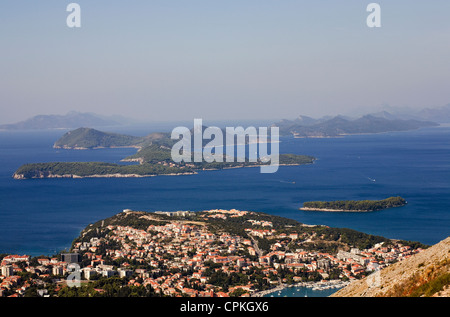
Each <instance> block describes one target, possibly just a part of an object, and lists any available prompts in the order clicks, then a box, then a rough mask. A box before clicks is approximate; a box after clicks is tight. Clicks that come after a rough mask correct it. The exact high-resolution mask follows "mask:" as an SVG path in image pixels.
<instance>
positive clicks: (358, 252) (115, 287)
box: [0, 209, 429, 297]
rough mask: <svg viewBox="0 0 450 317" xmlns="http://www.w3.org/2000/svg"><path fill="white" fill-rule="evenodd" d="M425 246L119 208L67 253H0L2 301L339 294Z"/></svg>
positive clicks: (269, 222) (226, 216) (238, 215)
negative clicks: (285, 291)
mask: <svg viewBox="0 0 450 317" xmlns="http://www.w3.org/2000/svg"><path fill="white" fill-rule="evenodd" d="M428 248H429V246H427V245H423V244H421V243H419V242H411V241H400V240H393V239H387V238H384V237H380V236H374V235H370V234H365V233H362V232H358V231H355V230H351V229H339V228H331V227H328V226H323V225H305V224H302V223H299V222H297V221H295V220H292V219H287V218H283V217H278V216H273V215H269V214H265V213H259V212H253V211H241V210H234V209H233V210H222V209H215V210H205V211H197V212H192V211H176V212H143V211H133V210H129V209H126V210H123V211H122V212H120V213H118V214H116V215H115V216H113V217H110V218H107V219H103V220H99V221H98V222H96V223H93V224H89V225H88V226H87V227H86V228H85V229H84V230H82V231H81V233H80V235H79V236H78V237H77V238H76V239H75V240H74V241H73V243H72V246H71V248H70V250H64V251H61V252H60V253H58V254H55V255H53V256H45V255H42V256H36V257H31V256H29V255H11V254H2V255H0V263H1V265H0V266H1V270H0V272H1V274H0V296H4V297H29V296H30V297H38V296H42V297H96V296H99V297H242V296H252V297H258V296H265V295H266V296H268V295H267V294H270V293H271V292H274V291H276V290H279V289H280V288H283V287H287V286H293V285H303V286H305V285H314V287H336V288H342V287H343V286H346V285H347V284H350V283H352V281H356V280H360V279H361V278H364V277H367V276H369V275H370V274H371V273H372V272H374V271H376V270H379V269H383V268H386V267H389V266H390V265H392V264H394V263H398V262H401V261H405V260H408V259H409V258H410V257H413V256H414V255H415V254H417V253H421V252H423V251H424V250H426V249H428ZM77 283H78V284H77Z"/></svg>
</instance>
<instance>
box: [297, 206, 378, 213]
mask: <svg viewBox="0 0 450 317" xmlns="http://www.w3.org/2000/svg"><path fill="white" fill-rule="evenodd" d="M299 210H304V211H323V212H360V213H361V212H372V211H378V210H346V209H329V208H310V207H301V208H299ZM380 210H383V209H380Z"/></svg>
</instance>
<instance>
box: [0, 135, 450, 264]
mask: <svg viewBox="0 0 450 317" xmlns="http://www.w3.org/2000/svg"><path fill="white" fill-rule="evenodd" d="M65 132H66V131H64V130H53V131H20V132H19V131H14V132H10V131H8V132H7V131H2V132H0V253H14V254H28V255H32V256H37V255H52V254H55V253H57V252H59V251H61V250H64V249H68V248H69V247H70V245H71V242H72V240H73V239H74V238H75V237H77V236H78V234H79V233H80V231H81V230H82V229H83V228H85V227H86V226H87V225H88V224H90V223H93V222H96V221H98V220H101V219H104V218H107V217H110V216H113V215H115V214H117V213H119V212H121V211H122V210H123V209H126V208H129V209H133V210H141V211H159V210H162V211H175V210H191V211H201V210H207V209H216V208H224V209H231V208H236V209H240V210H251V211H259V212H266V213H269V214H273V215H278V216H283V217H288V218H292V219H295V220H298V221H300V222H302V223H306V224H324V225H328V226H331V227H341V228H351V229H355V230H359V231H363V232H366V233H370V234H375V235H381V236H385V237H388V238H396V239H404V240H413V241H420V242H422V243H425V244H435V243H437V242H439V241H441V240H442V239H444V238H446V237H448V236H450V128H449V127H438V128H426V129H420V130H416V131H410V132H396V133H383V134H372V135H353V136H345V137H341V138H323V139H295V138H292V137H286V138H282V139H281V141H282V142H281V143H280V151H281V153H296V154H307V155H312V156H315V157H316V158H317V161H316V162H315V163H314V164H311V165H306V166H282V167H280V168H279V170H278V172H277V173H274V174H262V173H260V169H259V168H244V169H229V170H222V171H205V172H200V173H199V174H197V175H189V176H158V177H150V178H118V179H115V178H111V179H107V178H104V179H102V178H100V179H88V178H87V179H36V180H14V179H13V178H12V177H11V176H12V174H13V173H14V171H15V170H16V169H17V168H18V167H19V166H20V165H22V164H24V163H32V162H52V161H107V162H115V163H119V162H120V159H122V158H124V157H125V156H128V155H131V154H134V153H135V152H136V150H135V149H98V150H85V151H76V150H57V149H53V148H52V145H53V143H54V142H55V141H56V140H57V139H58V138H59V137H60V136H62V135H63V134H64V133H65ZM114 132H116V131H114ZM117 132H121V133H124V132H128V133H129V134H134V135H145V134H146V133H147V132H148V133H149V132H152V131H145V133H144V131H134V130H133V129H130V130H129V131H117ZM138 133H139V134H138ZM396 195H400V196H402V197H404V198H405V199H406V200H407V201H408V204H407V206H405V207H400V208H395V209H388V210H383V211H378V212H373V213H321V212H311V211H301V210H299V207H301V206H302V204H303V202H305V201H310V200H338V199H383V198H387V197H390V196H396Z"/></svg>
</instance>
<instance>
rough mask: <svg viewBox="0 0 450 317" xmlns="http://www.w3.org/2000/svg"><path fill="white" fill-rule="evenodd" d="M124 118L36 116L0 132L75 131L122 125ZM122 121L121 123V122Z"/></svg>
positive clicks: (79, 114) (5, 127) (86, 115)
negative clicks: (81, 128) (79, 128)
mask: <svg viewBox="0 0 450 317" xmlns="http://www.w3.org/2000/svg"><path fill="white" fill-rule="evenodd" d="M123 119H124V118H114V119H113V118H112V117H103V116H100V115H97V114H94V113H81V112H75V111H72V112H69V113H68V114H66V115H38V116H34V117H32V118H30V119H27V120H25V121H20V122H17V123H12V124H2V125H0V129H1V130H42V129H75V128H78V127H84V126H88V127H105V126H117V125H120V124H123ZM121 121H122V122H121Z"/></svg>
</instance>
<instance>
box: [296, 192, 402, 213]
mask: <svg viewBox="0 0 450 317" xmlns="http://www.w3.org/2000/svg"><path fill="white" fill-rule="evenodd" d="M406 203H407V202H406V200H405V199H403V198H402V197H399V196H397V197H389V198H386V199H383V200H336V201H309V202H305V203H303V207H302V208H300V210H311V211H328V212H370V211H378V210H383V209H388V208H394V207H401V206H404V205H406Z"/></svg>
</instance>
